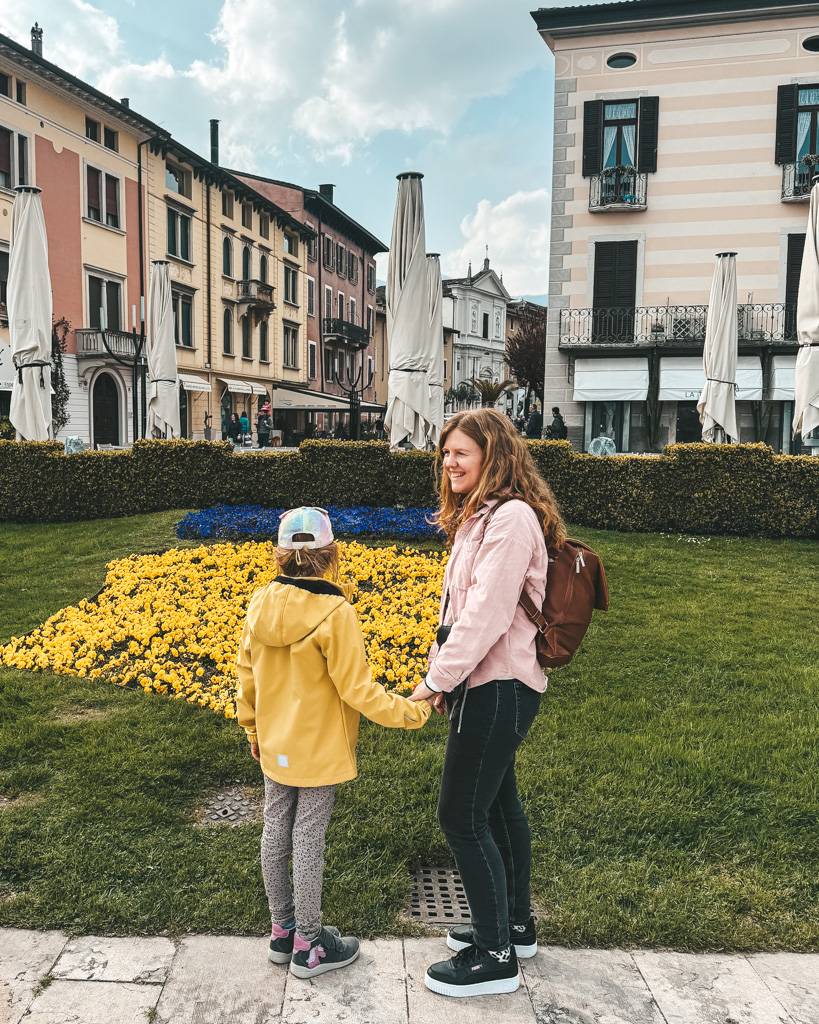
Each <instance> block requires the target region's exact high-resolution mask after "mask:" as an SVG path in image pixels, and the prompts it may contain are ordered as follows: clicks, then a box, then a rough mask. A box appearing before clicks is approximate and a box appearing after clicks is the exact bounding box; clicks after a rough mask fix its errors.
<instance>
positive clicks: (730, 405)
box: [697, 252, 739, 443]
mask: <svg viewBox="0 0 819 1024" xmlns="http://www.w3.org/2000/svg"><path fill="white" fill-rule="evenodd" d="M737 350H738V343H737V263H736V253H735V252H720V253H717V265H716V266H715V267H714V277H713V280H712V282H711V299H710V301H709V304H708V322H707V324H706V327H705V347H704V350H703V356H702V365H703V369H704V371H705V387H704V388H703V389H702V394H701V395H700V400H699V401H698V402H697V411H698V412H699V414H700V422H701V423H702V439H703V441H715V442H723V443H724V442H730V441H734V442H736V441H738V440H739V431H738V430H737V413H736V401H735V398H734V394H735V391H736V380H737Z"/></svg>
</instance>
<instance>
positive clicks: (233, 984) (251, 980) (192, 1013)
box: [142, 935, 287, 1024]
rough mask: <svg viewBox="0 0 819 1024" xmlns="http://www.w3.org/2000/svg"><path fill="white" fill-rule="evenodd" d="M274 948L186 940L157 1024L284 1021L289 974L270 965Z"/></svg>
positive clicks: (218, 938) (244, 941)
mask: <svg viewBox="0 0 819 1024" xmlns="http://www.w3.org/2000/svg"><path fill="white" fill-rule="evenodd" d="M269 942H270V939H269V938H268V937H265V938H263V939H255V938H243V937H236V936H233V937H230V936H222V935H190V936H188V937H187V938H186V939H183V940H182V943H181V945H180V947H179V949H178V950H177V953H176V958H175V959H174V963H173V970H172V971H171V974H170V977H169V979H168V981H167V984H166V985H165V988H164V989H163V990H162V997H161V998H160V1000H159V1004H158V1005H157V1018H156V1024H268V1022H270V1021H276V1022H278V1021H279V1020H281V1010H282V1000H283V999H284V985H285V979H286V977H287V971H286V970H285V968H284V967H283V966H281V965H280V964H272V963H270V961H269V960H268V959H267V949H268V943H269ZM142 1024H144V1021H143V1022H142Z"/></svg>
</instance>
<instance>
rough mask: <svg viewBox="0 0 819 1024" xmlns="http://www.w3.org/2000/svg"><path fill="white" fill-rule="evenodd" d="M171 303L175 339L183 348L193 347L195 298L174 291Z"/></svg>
mask: <svg viewBox="0 0 819 1024" xmlns="http://www.w3.org/2000/svg"><path fill="white" fill-rule="evenodd" d="M171 303H172V305H173V336H174V341H175V342H176V344H177V345H181V346H182V347H183V348H193V299H192V298H191V297H190V295H181V294H179V293H178V292H174V293H173V295H172V296H171Z"/></svg>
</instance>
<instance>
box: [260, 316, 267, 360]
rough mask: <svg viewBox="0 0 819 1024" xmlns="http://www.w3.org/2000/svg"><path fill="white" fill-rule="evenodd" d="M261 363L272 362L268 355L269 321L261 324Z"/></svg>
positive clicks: (263, 321)
mask: <svg viewBox="0 0 819 1024" xmlns="http://www.w3.org/2000/svg"><path fill="white" fill-rule="evenodd" d="M259 362H261V363H267V362H270V360H269V358H268V355H267V320H262V322H261V323H260V324H259Z"/></svg>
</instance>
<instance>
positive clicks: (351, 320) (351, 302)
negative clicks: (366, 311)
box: [350, 299, 358, 324]
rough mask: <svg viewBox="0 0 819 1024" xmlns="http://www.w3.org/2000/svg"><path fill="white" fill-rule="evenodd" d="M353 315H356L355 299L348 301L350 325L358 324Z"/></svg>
mask: <svg viewBox="0 0 819 1024" xmlns="http://www.w3.org/2000/svg"><path fill="white" fill-rule="evenodd" d="M355 313H356V306H355V299H350V323H351V324H355V323H358V321H357V320H356V315H355Z"/></svg>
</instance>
